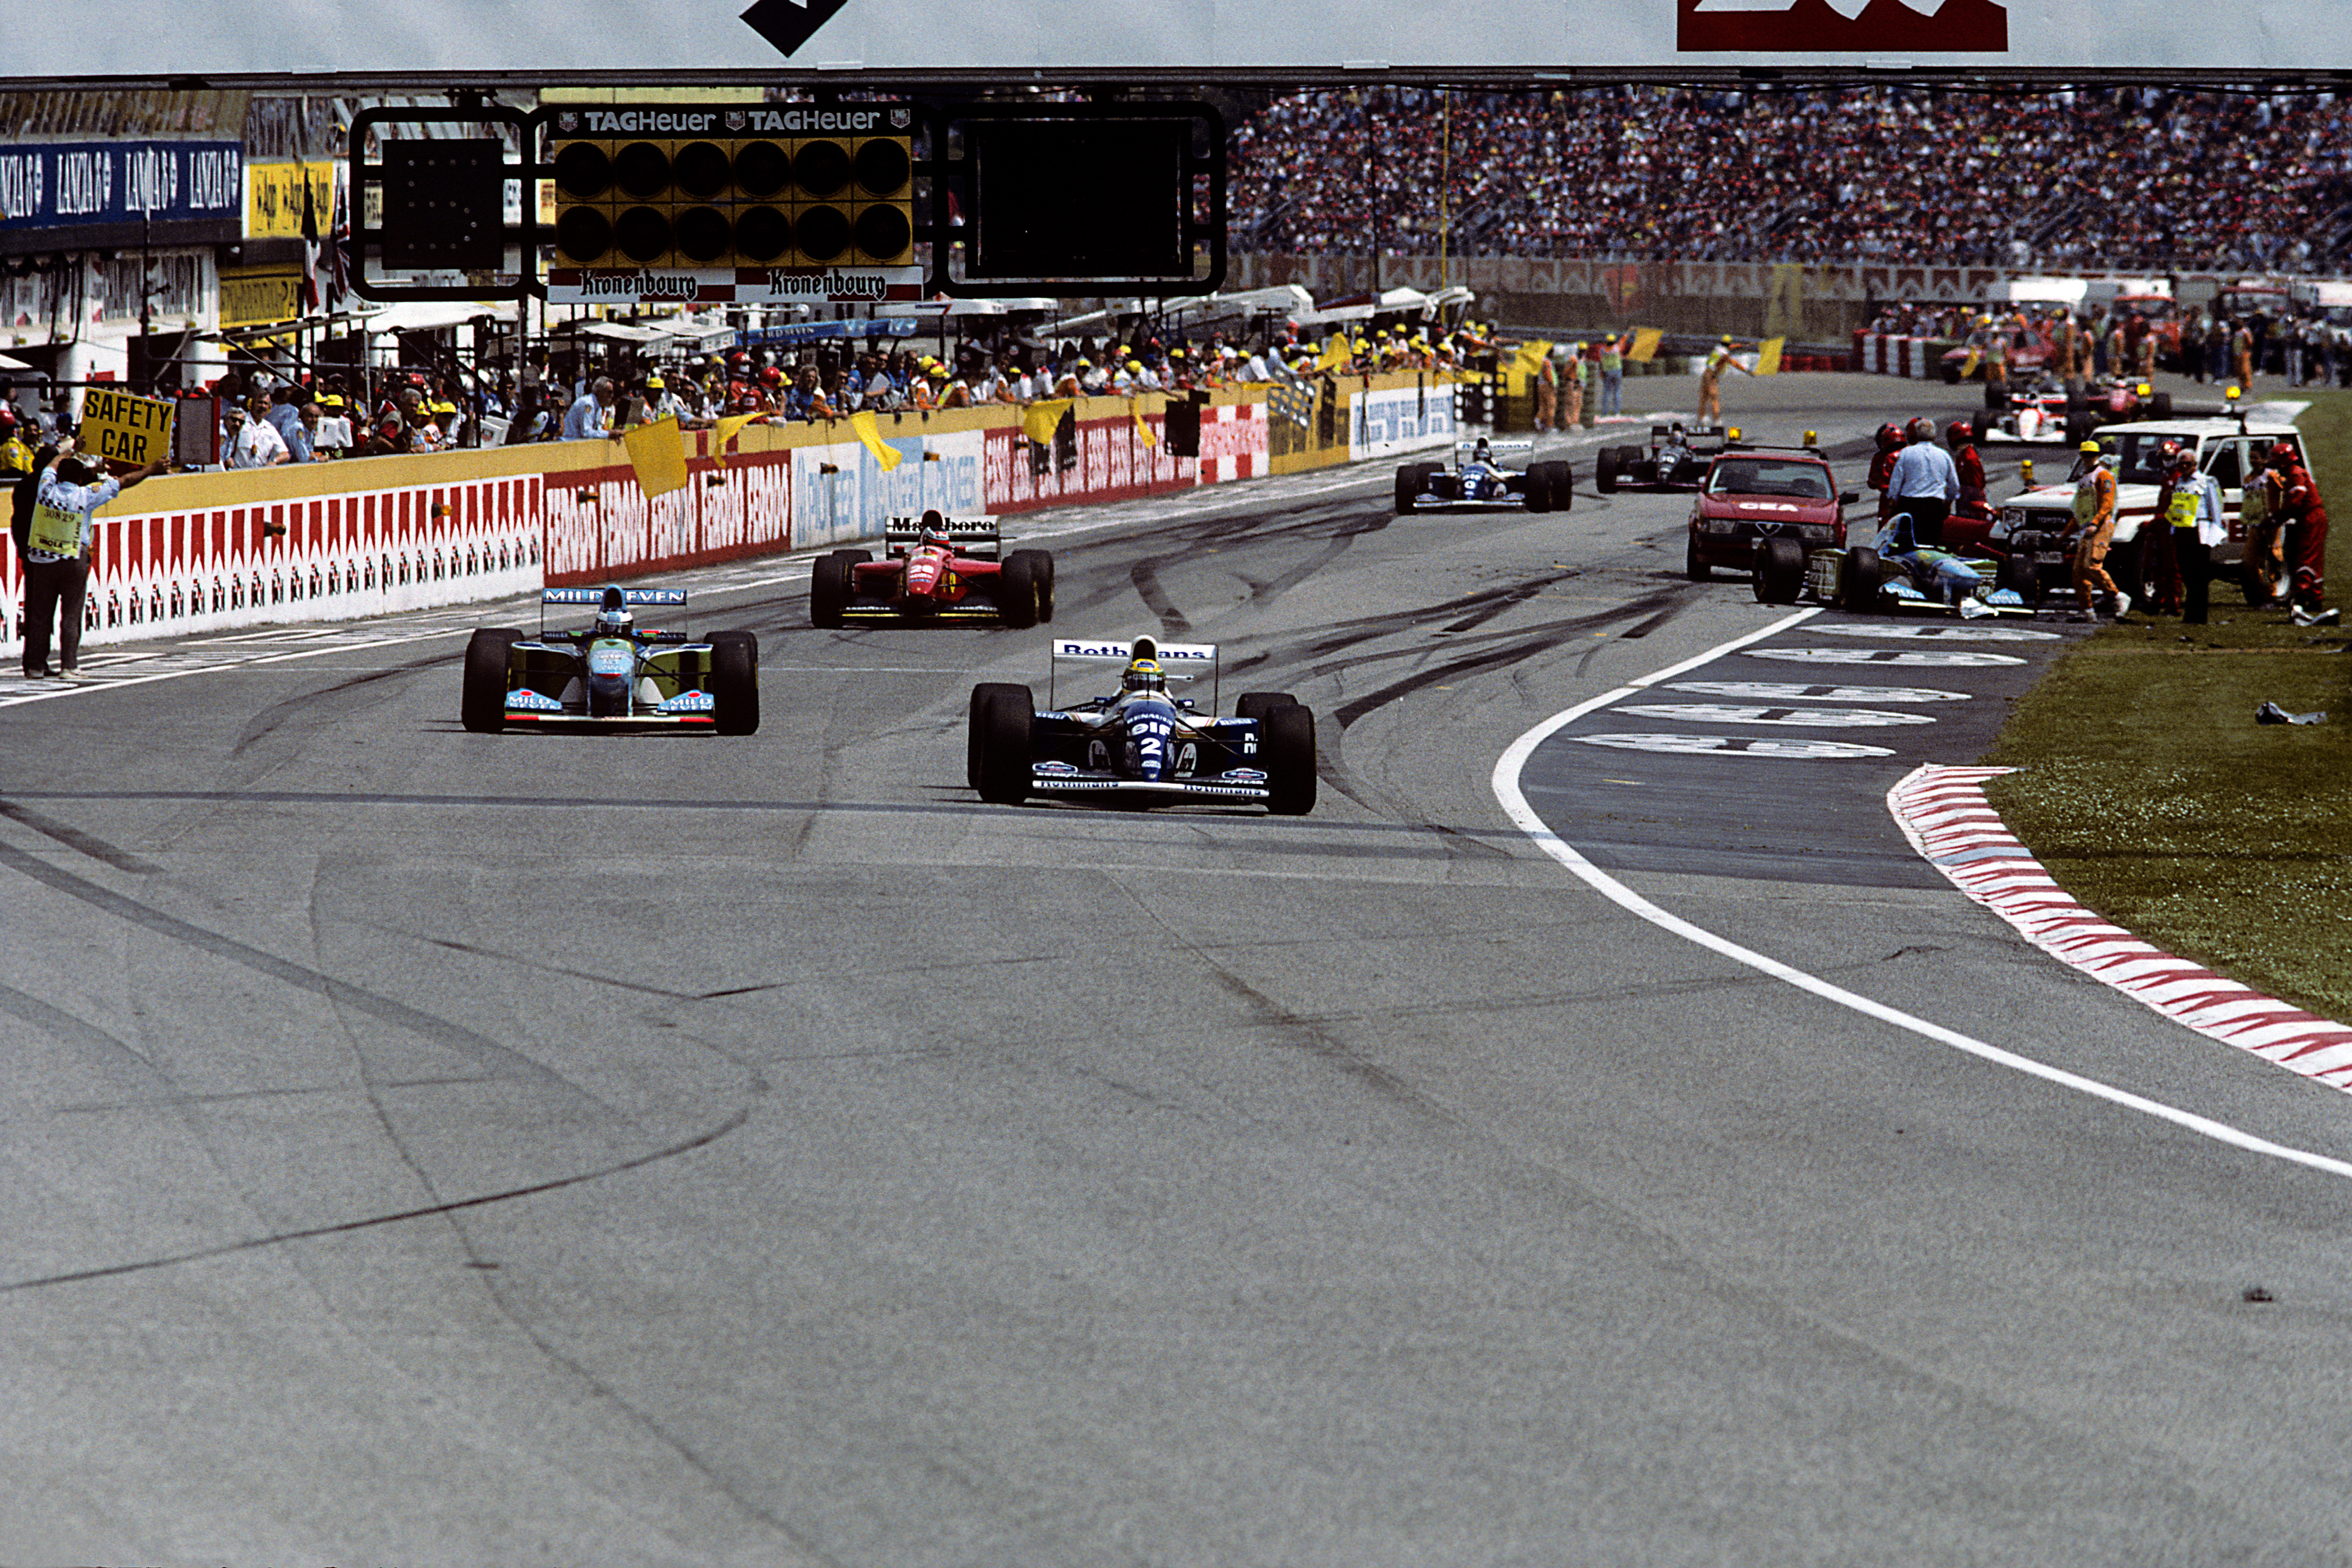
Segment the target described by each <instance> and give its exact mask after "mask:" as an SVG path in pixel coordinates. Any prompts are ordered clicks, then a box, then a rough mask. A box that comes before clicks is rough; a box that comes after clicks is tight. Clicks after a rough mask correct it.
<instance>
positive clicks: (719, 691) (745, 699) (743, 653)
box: [709, 631, 760, 735]
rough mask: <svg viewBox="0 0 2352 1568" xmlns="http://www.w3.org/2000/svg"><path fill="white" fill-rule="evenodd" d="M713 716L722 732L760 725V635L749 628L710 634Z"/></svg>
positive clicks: (751, 730) (749, 729)
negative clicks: (752, 633)
mask: <svg viewBox="0 0 2352 1568" xmlns="http://www.w3.org/2000/svg"><path fill="white" fill-rule="evenodd" d="M709 691H710V717H711V721H712V722H713V724H714V725H715V726H716V728H717V729H718V731H719V733H720V734H722V735H749V734H752V733H755V732H756V731H758V730H759V728H760V639H759V638H758V637H754V636H752V635H751V633H750V632H742V631H733V632H713V633H712V634H711V636H710V686H709Z"/></svg>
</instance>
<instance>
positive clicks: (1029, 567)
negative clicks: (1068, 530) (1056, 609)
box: [996, 550, 1053, 626]
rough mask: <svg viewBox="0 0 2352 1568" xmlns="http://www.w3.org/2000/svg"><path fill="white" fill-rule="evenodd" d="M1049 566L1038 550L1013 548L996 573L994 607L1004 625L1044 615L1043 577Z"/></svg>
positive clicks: (1030, 621) (1023, 623) (1025, 623)
mask: <svg viewBox="0 0 2352 1568" xmlns="http://www.w3.org/2000/svg"><path fill="white" fill-rule="evenodd" d="M1052 570H1053V568H1052V566H1051V565H1050V564H1048V563H1046V560H1045V552H1044V551H1042V550H1016V551H1014V552H1013V553H1012V554H1010V555H1008V556H1006V557H1005V558H1004V564H1003V566H1001V567H999V568H998V569H997V573H996V609H997V614H998V615H999V616H1002V617H1003V621H1004V624H1005V625H1006V626H1035V625H1036V624H1037V623H1038V622H1039V621H1042V620H1044V619H1045V577H1046V574H1047V573H1049V572H1051V571H1052Z"/></svg>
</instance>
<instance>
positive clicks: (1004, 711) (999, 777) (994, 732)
mask: <svg viewBox="0 0 2352 1568" xmlns="http://www.w3.org/2000/svg"><path fill="white" fill-rule="evenodd" d="M972 722H973V723H974V724H975V725H976V726H978V728H979V731H980V748H979V749H980V765H979V769H978V772H979V773H980V783H979V784H978V785H976V786H975V787H977V788H978V789H979V791H980V798H981V799H982V800H984V801H988V802H990V803H991V804H992V805H1020V804H1021V803H1022V802H1023V801H1024V800H1026V799H1028V798H1029V779H1030V763H1031V760H1032V759H1031V753H1030V746H1031V743H1032V740H1033V737H1034V733H1035V731H1036V722H1037V710H1036V700H1035V699H1034V697H1032V696H1031V695H1030V692H1029V689H1028V688H1027V687H1025V686H1016V687H1014V688H1013V689H1012V690H1010V691H1000V692H998V693H996V694H995V695H994V696H992V697H989V698H987V699H985V700H982V701H981V702H980V703H979V710H978V712H977V713H975V714H974V715H973V718H972Z"/></svg>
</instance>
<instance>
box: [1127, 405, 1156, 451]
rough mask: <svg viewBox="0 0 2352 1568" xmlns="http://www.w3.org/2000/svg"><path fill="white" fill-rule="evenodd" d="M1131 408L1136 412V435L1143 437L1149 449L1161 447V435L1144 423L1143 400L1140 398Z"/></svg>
mask: <svg viewBox="0 0 2352 1568" xmlns="http://www.w3.org/2000/svg"><path fill="white" fill-rule="evenodd" d="M1129 407H1130V408H1132V409H1133V410H1134V411H1135V433H1136V434H1137V435H1139V436H1140V437H1143V444H1144V445H1145V446H1147V447H1157V446H1159V445H1160V437H1159V435H1158V434H1157V433H1156V432H1155V431H1153V429H1152V428H1151V426H1149V425H1146V424H1145V423H1144V422H1143V399H1141V398H1137V399H1136V400H1135V401H1134V402H1133V403H1131V404H1129Z"/></svg>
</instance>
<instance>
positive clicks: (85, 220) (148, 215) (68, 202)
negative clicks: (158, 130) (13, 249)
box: [0, 142, 245, 230]
mask: <svg viewBox="0 0 2352 1568" xmlns="http://www.w3.org/2000/svg"><path fill="white" fill-rule="evenodd" d="M141 219H152V220H153V221H155V222H157V223H184V222H189V221H191V220H199V221H209V222H227V223H234V224H236V225H238V226H239V227H240V228H242V226H243V224H244V221H245V149H244V148H243V147H242V146H240V145H239V144H238V143H236V142H36V143H33V144H31V145H20V146H15V147H5V148H0V229H8V230H15V229H28V228H35V229H38V228H80V227H85V226H97V225H101V224H120V223H135V222H138V221H140V220H141Z"/></svg>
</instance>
